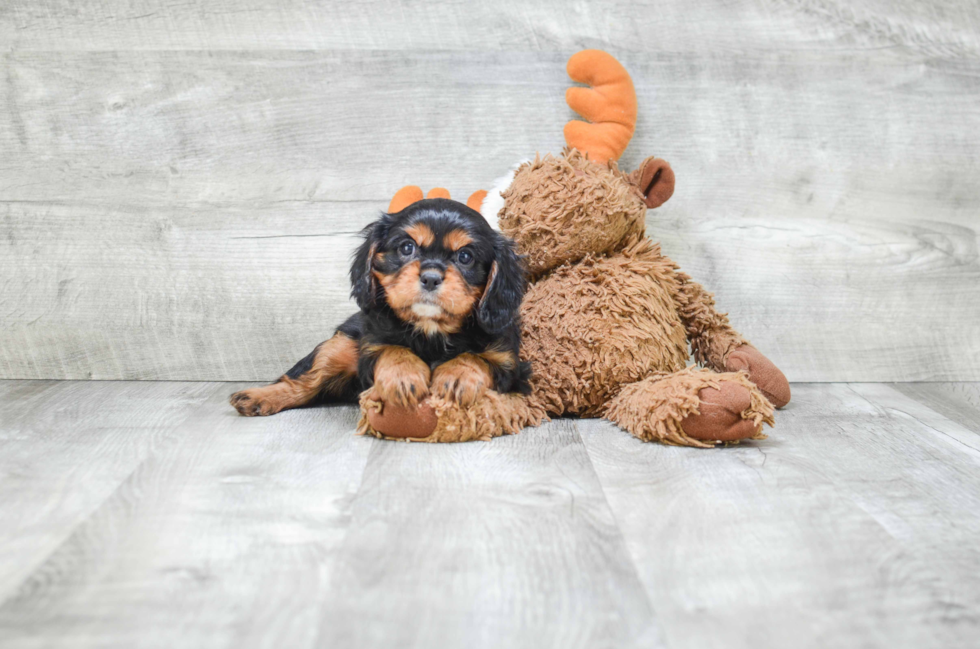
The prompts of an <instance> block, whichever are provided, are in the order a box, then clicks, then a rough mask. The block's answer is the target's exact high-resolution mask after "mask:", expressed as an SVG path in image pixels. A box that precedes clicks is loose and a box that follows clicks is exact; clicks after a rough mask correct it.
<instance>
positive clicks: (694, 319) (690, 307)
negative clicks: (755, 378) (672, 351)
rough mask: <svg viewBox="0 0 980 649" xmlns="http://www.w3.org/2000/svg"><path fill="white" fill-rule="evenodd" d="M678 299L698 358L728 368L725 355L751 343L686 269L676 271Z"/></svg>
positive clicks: (702, 363)
mask: <svg viewBox="0 0 980 649" xmlns="http://www.w3.org/2000/svg"><path fill="white" fill-rule="evenodd" d="M675 277H676V280H677V289H676V290H675V291H674V295H673V297H674V302H676V303H677V312H678V313H679V314H680V316H681V321H682V322H683V323H684V328H685V329H686V330H687V338H688V340H689V341H691V350H692V351H693V352H694V360H695V361H697V362H698V363H699V364H701V365H704V366H705V367H710V368H712V369H714V370H718V371H719V372H724V371H725V359H726V358H727V357H728V354H730V353H731V352H733V351H735V349H737V348H738V347H741V346H742V345H746V344H748V341H747V340H745V339H744V338H742V336H741V334H739V333H738V332H737V331H735V329H733V328H732V326H731V324H729V322H728V314H725V313H718V311H717V309H716V308H715V298H714V296H713V295H712V294H711V293H709V292H708V291H706V290H704V287H702V286H701V285H700V284H698V283H697V282H695V281H694V280H692V279H691V278H690V276H688V275H687V274H686V273H682V272H680V271H678V272H677V273H676V276H675Z"/></svg>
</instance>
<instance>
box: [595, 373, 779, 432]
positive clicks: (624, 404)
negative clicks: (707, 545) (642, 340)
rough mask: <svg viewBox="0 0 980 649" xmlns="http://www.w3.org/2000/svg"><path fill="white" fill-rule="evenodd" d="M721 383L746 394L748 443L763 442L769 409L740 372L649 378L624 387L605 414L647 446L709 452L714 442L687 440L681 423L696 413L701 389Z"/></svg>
mask: <svg viewBox="0 0 980 649" xmlns="http://www.w3.org/2000/svg"><path fill="white" fill-rule="evenodd" d="M722 382H732V383H736V384H738V385H740V386H742V387H744V388H745V389H747V390H748V391H749V394H750V404H749V407H748V408H747V409H746V410H745V411H744V412H742V413H741V415H742V418H743V419H747V420H751V421H752V422H753V424H754V425H755V434H754V435H753V436H752V437H751V438H750V439H765V438H766V436H765V435H764V434H763V433H762V424H763V423H766V424H769V425H770V426H771V425H772V424H773V418H772V405H771V404H770V403H769V402H768V401H767V400H766V398H765V397H764V396H763V395H762V393H761V392H760V391H759V389H758V388H757V387H756V386H755V385H753V383H752V382H751V381H749V379H748V376H747V375H746V374H745V373H744V372H738V373H731V372H729V373H724V374H720V373H716V372H712V371H710V370H704V369H700V368H696V367H689V368H686V369H683V370H681V371H679V372H674V373H657V374H653V375H651V376H649V377H647V378H646V379H644V380H642V381H639V382H637V383H632V384H630V385H627V386H626V387H624V388H623V389H622V391H621V392H620V393H619V394H618V395H616V397H615V398H614V399H613V400H612V401H611V402H610V403H609V407H608V408H607V409H606V413H605V414H606V417H608V418H609V419H610V420H611V421H613V422H615V423H617V424H618V425H620V426H622V427H623V428H625V429H626V430H628V431H629V432H630V433H632V434H633V435H635V436H636V437H638V438H640V439H642V440H644V441H647V442H652V441H658V442H663V443H665V444H674V445H679V446H697V447H700V448H710V447H711V446H714V445H715V444H717V443H718V442H716V441H712V440H708V441H705V440H700V439H695V438H693V437H691V436H689V435H688V434H687V433H686V432H685V431H684V428H683V427H682V425H681V422H682V421H683V420H684V419H685V417H687V416H688V415H691V414H694V413H697V412H699V408H700V407H701V400H700V399H699V398H698V392H700V391H701V390H702V389H703V388H715V389H718V388H720V387H721V384H722Z"/></svg>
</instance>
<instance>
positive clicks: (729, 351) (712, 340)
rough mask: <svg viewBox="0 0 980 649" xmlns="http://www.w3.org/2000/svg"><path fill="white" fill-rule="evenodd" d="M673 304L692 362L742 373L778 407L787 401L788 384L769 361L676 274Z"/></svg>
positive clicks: (703, 293) (697, 289)
mask: <svg viewBox="0 0 980 649" xmlns="http://www.w3.org/2000/svg"><path fill="white" fill-rule="evenodd" d="M675 277H676V280H677V284H676V290H674V292H673V293H674V294H673V297H674V301H675V302H676V304H677V311H678V313H679V314H680V316H681V321H682V322H683V323H684V328H685V329H686V330H687V338H688V340H689V341H690V342H691V349H692V350H693V352H694V360H696V361H697V362H698V363H700V364H701V365H704V366H706V367H710V368H712V369H714V370H717V371H719V372H737V371H739V370H745V371H746V372H748V374H749V378H750V379H751V380H752V382H753V383H755V384H756V386H758V388H759V389H760V390H761V391H762V393H763V394H765V395H766V398H768V399H769V401H771V402H772V404H773V405H774V406H776V407H777V408H782V407H783V406H785V405H786V404H787V403H789V399H790V388H789V382H787V381H786V377H785V376H784V375H783V373H782V372H781V371H780V370H779V368H778V367H776V366H775V365H774V364H773V363H772V361H770V360H769V359H768V358H766V357H765V356H763V355H762V353H760V352H759V350H757V349H756V348H755V347H753V346H752V345H750V344H749V342H748V341H747V340H745V338H743V337H742V335H741V334H740V333H738V332H737V331H735V329H734V328H732V326H731V324H729V322H728V315H727V314H725V313H719V312H718V311H717V309H715V298H714V296H713V295H712V294H711V293H709V292H708V291H706V290H704V288H703V287H702V286H701V285H700V284H698V283H697V282H695V281H694V280H692V279H691V278H690V277H689V276H688V275H687V274H685V273H682V272H680V271H677V272H676V275H675Z"/></svg>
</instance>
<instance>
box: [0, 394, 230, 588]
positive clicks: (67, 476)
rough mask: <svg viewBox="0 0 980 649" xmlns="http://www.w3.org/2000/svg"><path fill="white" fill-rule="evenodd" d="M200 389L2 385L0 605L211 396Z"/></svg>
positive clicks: (166, 443) (0, 411)
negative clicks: (0, 602)
mask: <svg viewBox="0 0 980 649" xmlns="http://www.w3.org/2000/svg"><path fill="white" fill-rule="evenodd" d="M215 390H216V386H215V385H214V384H204V383H154V384H140V383H115V382H113V383H95V382H92V383H56V382H52V381H29V382H27V381H25V382H16V383H14V382H8V381H3V382H0V493H2V494H3V497H2V501H3V505H2V506H0V601H3V600H4V599H6V598H7V597H8V596H9V595H10V594H11V590H12V589H16V587H17V586H18V585H20V584H21V582H23V581H24V580H25V579H26V578H27V577H28V576H29V575H30V574H31V573H32V572H34V571H35V570H37V569H38V567H39V566H40V565H42V564H43V563H44V562H45V561H46V560H47V558H48V556H49V555H50V554H52V553H53V552H56V551H57V549H58V548H59V547H60V546H61V545H62V543H64V542H65V540H66V539H67V538H68V537H69V536H70V535H71V534H72V532H73V531H74V529H75V528H76V527H77V526H78V525H80V524H82V523H83V522H84V521H85V520H86V519H87V518H88V517H89V516H91V515H92V513H93V512H94V511H96V510H97V509H98V508H99V507H101V506H102V504H103V502H105V501H106V500H107V499H108V498H109V497H110V496H111V495H112V494H113V492H115V491H116V489H117V488H118V487H119V485H120V484H122V483H123V482H124V481H126V480H127V479H129V477H130V476H131V475H132V473H133V472H134V471H135V470H137V468H138V467H139V466H140V465H141V464H142V463H143V462H144V461H145V460H146V459H147V458H148V457H150V456H151V455H152V454H153V453H154V452H157V451H159V450H160V449H161V448H164V447H166V446H167V445H169V444H171V443H173V441H174V439H175V437H176V435H177V434H178V433H177V429H178V428H179V426H180V425H181V424H182V423H183V422H184V420H185V419H186V418H187V417H188V416H189V415H190V414H191V413H192V412H193V411H194V409H195V407H196V406H198V405H199V404H200V403H201V402H203V401H204V400H205V399H206V398H207V397H208V395H210V394H212V393H214V392H215Z"/></svg>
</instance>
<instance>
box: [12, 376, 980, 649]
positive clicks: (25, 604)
mask: <svg viewBox="0 0 980 649" xmlns="http://www.w3.org/2000/svg"><path fill="white" fill-rule="evenodd" d="M239 387H241V385H240V384H238V385H232V384H202V383H184V384H181V383H156V382H139V383H137V382H64V383H55V382H26V381H0V491H2V493H3V494H4V498H2V499H0V549H2V552H0V646H3V647H4V648H5V649H6V648H7V647H12V648H17V649H21V648H26V647H73V648H74V647H107V646H114V647H115V646H119V647H174V646H181V647H184V646H187V647H191V646H193V647H219V646H221V647H227V646H235V647H239V646H241V647H260V646H261V647H295V648H297V649H301V648H303V647H314V646H320V647H322V646H358V647H375V646H399V647H403V646H408V647H430V646H438V647H447V648H448V649H452V648H455V647H500V646H506V647H525V646H526V647H535V648H537V647H580V646H581V647H617V648H618V647H660V646H672V647H680V646H697V647H725V648H733V649H739V648H742V647H744V648H746V649H749V648H751V649H766V648H769V647H773V648H776V647H786V646H793V647H826V646H834V647H841V648H843V649H847V648H851V647H855V648H857V647H868V646H887V647H895V648H904V647H909V648H916V649H917V648H919V647H926V646H930V647H931V646H941V647H950V648H954V649H956V648H959V647H964V648H969V647H974V646H975V644H976V638H977V637H978V635H980V616H978V611H980V549H978V547H977V544H976V543H975V539H976V538H977V536H978V534H980V518H978V517H977V514H976V512H977V511H978V507H980V470H978V469H980V436H978V435H977V428H976V427H973V428H970V427H966V426H964V425H963V423H962V422H963V421H964V420H967V421H975V420H976V419H977V418H980V414H978V413H980V404H977V403H976V402H975V397H976V395H977V394H980V392H978V390H980V384H969V385H947V386H942V387H941V386H938V385H937V386H932V387H933V388H935V389H931V390H927V391H923V392H921V393H919V394H915V395H913V396H914V397H915V398H911V397H910V396H908V395H907V394H905V393H904V392H903V391H902V390H904V389H905V387H907V386H900V387H901V389H896V388H895V387H893V386H890V385H884V384H850V385H847V384H795V385H794V386H793V390H794V401H793V402H792V403H791V404H790V406H789V407H788V408H787V409H785V410H783V411H781V412H780V413H779V416H778V418H777V427H776V428H775V429H774V430H773V431H772V432H771V436H770V438H769V439H768V440H765V441H761V442H752V443H748V444H743V445H741V446H737V447H729V448H721V449H716V450H709V451H705V450H698V449H685V448H676V447H666V446H661V445H656V444H645V443H641V442H639V441H637V440H635V439H633V438H632V437H630V436H629V435H627V434H626V433H624V432H623V431H621V430H619V429H617V428H616V427H614V426H612V425H611V424H609V423H608V422H602V421H597V420H588V421H578V420H570V419H565V420H559V421H556V422H552V423H550V424H547V425H545V426H542V427H540V428H538V429H533V430H526V431H524V432H523V433H522V434H520V435H518V436H514V437H504V438H498V439H496V440H494V441H492V442H489V443H477V442H474V443H468V444H456V445H425V444H405V443H396V442H385V441H380V440H374V439H368V438H363V437H356V436H355V435H354V422H355V418H356V414H357V413H356V409H355V408H354V407H351V406H342V407H324V408H310V409H301V410H294V411H288V412H286V413H281V414H279V415H276V416H274V417H268V418H243V417H238V416H237V415H235V414H234V413H233V411H232V410H231V408H230V406H228V405H227V404H226V403H225V398H226V396H227V394H228V393H230V392H232V391H233V390H235V389H237V388H239ZM943 388H948V390H947V391H946V392H945V393H944V392H943ZM923 395H925V396H923ZM930 400H933V401H935V402H936V403H950V402H952V403H955V404H956V406H955V409H954V410H953V411H952V412H953V413H954V414H955V415H956V416H954V417H947V416H946V415H945V414H944V413H943V412H940V411H937V410H935V409H933V408H932V407H930V405H929V402H930ZM947 409H948V408H947ZM964 417H965V419H964Z"/></svg>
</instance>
